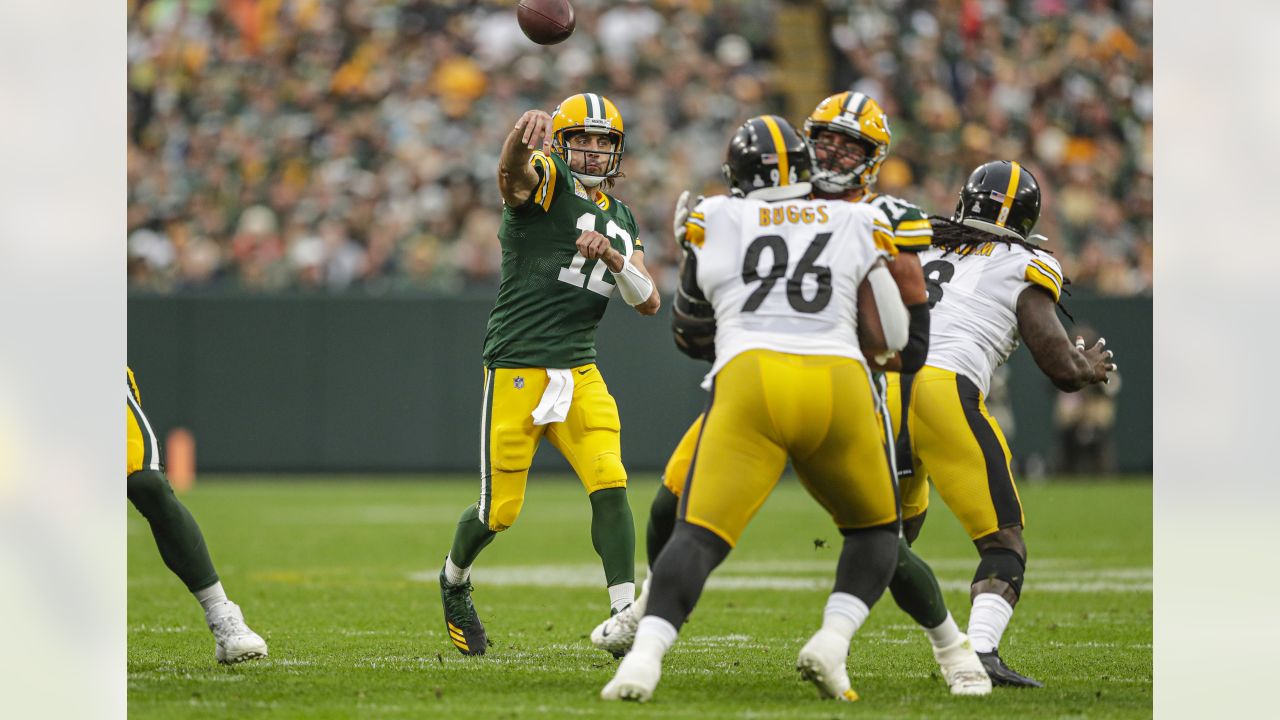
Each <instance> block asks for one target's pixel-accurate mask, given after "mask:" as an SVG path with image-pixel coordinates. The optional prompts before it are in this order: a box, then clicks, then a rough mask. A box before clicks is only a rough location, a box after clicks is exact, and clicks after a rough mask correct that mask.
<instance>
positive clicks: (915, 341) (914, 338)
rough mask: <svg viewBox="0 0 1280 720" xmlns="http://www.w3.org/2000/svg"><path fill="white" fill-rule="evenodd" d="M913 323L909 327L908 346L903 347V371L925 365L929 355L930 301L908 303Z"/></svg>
mask: <svg viewBox="0 0 1280 720" xmlns="http://www.w3.org/2000/svg"><path fill="white" fill-rule="evenodd" d="M907 313H908V314H909V315H910V316H911V324H910V325H909V326H908V329H907V346H906V347H904V348H902V372H904V373H913V372H917V371H918V370H919V369H920V368H922V367H924V360H925V358H926V357H928V356H929V303H927V302H922V303H918V304H916V305H908V306H907Z"/></svg>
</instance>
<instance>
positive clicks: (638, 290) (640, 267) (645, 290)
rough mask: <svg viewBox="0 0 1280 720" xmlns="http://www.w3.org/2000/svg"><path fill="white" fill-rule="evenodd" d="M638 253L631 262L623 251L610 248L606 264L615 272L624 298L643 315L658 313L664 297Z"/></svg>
mask: <svg viewBox="0 0 1280 720" xmlns="http://www.w3.org/2000/svg"><path fill="white" fill-rule="evenodd" d="M640 255H641V253H636V255H635V256H633V258H632V261H631V262H627V260H626V258H625V257H623V255H622V253H620V252H618V251H617V250H610V251H609V254H608V255H606V256H605V258H604V263H605V266H606V267H608V268H609V270H610V272H612V273H613V278H614V282H615V283H616V284H617V285H618V289H619V291H621V292H622V299H623V300H624V301H626V303H627V304H628V305H630V306H631V307H633V308H635V309H636V312H638V313H640V314H641V315H657V314H658V308H660V307H662V299H661V297H660V296H659V295H658V287H657V284H656V283H655V282H653V277H652V276H650V275H649V271H648V270H646V269H645V267H644V262H643V261H641V260H640V259H639V257H640Z"/></svg>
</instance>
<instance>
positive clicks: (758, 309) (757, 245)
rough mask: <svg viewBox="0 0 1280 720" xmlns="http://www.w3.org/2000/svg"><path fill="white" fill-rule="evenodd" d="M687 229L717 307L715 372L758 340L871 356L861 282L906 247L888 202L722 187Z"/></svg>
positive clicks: (702, 283) (782, 348)
mask: <svg viewBox="0 0 1280 720" xmlns="http://www.w3.org/2000/svg"><path fill="white" fill-rule="evenodd" d="M686 239H687V241H688V242H689V244H690V246H691V247H692V248H693V253H694V255H695V257H696V258H697V261H698V287H700V288H701V289H702V292H703V293H704V294H705V295H706V297H707V300H708V301H710V302H711V304H712V306H713V307H714V308H715V314H716V362H715V364H714V365H713V366H712V368H711V372H710V373H708V375H707V377H708V378H711V377H714V376H715V374H716V373H717V372H719V371H720V368H722V367H724V366H725V365H726V364H727V363H728V362H729V361H730V360H732V359H733V358H734V356H736V355H739V354H741V353H743V352H746V351H747V350H756V349H767V350H777V351H779V352H786V353H795V354H798V355H838V356H842V357H849V358H853V359H856V360H862V361H864V363H865V360H864V359H863V357H862V352H861V351H860V350H859V349H858V334H857V316H858V313H857V310H858V286H859V285H860V284H861V283H862V280H863V278H864V277H866V275H867V272H869V271H870V270H871V268H872V266H873V265H874V264H875V262H876V260H878V259H879V258H881V257H891V256H892V255H894V254H896V252H897V251H896V250H895V249H894V245H893V229H892V226H891V225H890V224H889V221H888V218H887V217H886V216H885V214H884V212H883V211H882V210H880V209H878V208H876V207H873V206H871V205H867V204H859V203H849V202H843V201H833V200H784V201H774V202H765V201H763V200H753V199H746V198H731V197H727V196H724V195H719V196H715V197H710V198H707V199H705V200H703V201H702V202H701V203H699V204H698V206H697V207H696V208H694V210H693V212H691V213H690V214H689V223H688V225H687V226H686Z"/></svg>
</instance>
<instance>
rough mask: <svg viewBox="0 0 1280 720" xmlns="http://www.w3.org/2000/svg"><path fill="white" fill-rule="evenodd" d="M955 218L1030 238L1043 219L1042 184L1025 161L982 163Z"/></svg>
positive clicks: (1004, 234) (991, 230)
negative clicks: (1038, 222)
mask: <svg viewBox="0 0 1280 720" xmlns="http://www.w3.org/2000/svg"><path fill="white" fill-rule="evenodd" d="M951 219H952V221H954V222H957V223H959V224H961V225H967V226H969V227H972V228H976V229H978V230H982V231H984V232H988V233H991V234H992V235H996V236H999V237H1009V238H1017V239H1020V240H1026V239H1027V238H1028V237H1029V236H1030V235H1031V230H1032V228H1034V227H1035V225H1036V221H1037V220H1039V219H1040V184H1039V183H1038V182H1036V178H1035V176H1034V175H1032V174H1031V172H1030V171H1029V170H1027V169H1026V168H1025V167H1023V166H1022V165H1020V164H1018V163H1016V162H1012V161H1008V160H997V161H994V162H989V163H986V164H984V165H979V166H978V167H977V168H976V169H975V170H974V171H973V172H972V173H970V174H969V179H968V180H966V181H965V184H964V187H963V188H962V189H961V190H960V199H959V201H958V202H957V203H956V210H955V213H954V214H953V215H952V217H951Z"/></svg>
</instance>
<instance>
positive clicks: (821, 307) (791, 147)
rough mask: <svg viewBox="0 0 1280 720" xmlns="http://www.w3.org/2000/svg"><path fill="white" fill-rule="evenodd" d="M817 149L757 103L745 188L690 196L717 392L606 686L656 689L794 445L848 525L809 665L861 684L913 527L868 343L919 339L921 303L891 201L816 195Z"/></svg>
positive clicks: (691, 242) (688, 257)
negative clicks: (904, 263)
mask: <svg viewBox="0 0 1280 720" xmlns="http://www.w3.org/2000/svg"><path fill="white" fill-rule="evenodd" d="M811 162H812V158H811V155H810V152H809V148H808V145H807V143H806V142H805V140H804V138H803V137H801V136H800V134H799V133H798V132H797V131H796V130H795V129H794V128H793V127H792V126H791V125H790V124H789V123H787V121H786V120H784V119H782V118H780V117H776V116H769V115H766V116H760V117H755V118H752V119H750V120H748V121H747V122H746V123H744V124H743V125H742V126H741V127H739V128H738V130H737V132H736V133H735V134H734V136H733V138H732V140H731V142H730V145H729V151H728V154H727V158H726V162H725V166H724V172H725V176H726V180H727V182H728V184H729V186H730V187H731V188H732V192H733V195H732V196H717V197H711V198H707V199H705V200H703V201H702V202H700V203H698V206H697V207H696V208H694V210H693V212H691V213H690V221H691V226H690V227H689V228H688V233H687V235H686V241H687V242H686V252H685V257H684V262H683V264H682V267H681V286H682V288H684V289H683V290H682V293H681V295H678V296H677V304H679V303H680V302H681V299H680V298H681V296H682V295H688V296H689V297H691V298H692V299H693V300H694V301H696V302H700V303H702V304H704V305H706V306H709V307H710V308H711V310H712V317H713V319H714V323H715V325H714V327H715V347H716V353H715V362H714V363H713V364H712V367H711V371H710V372H709V373H708V375H707V383H708V385H709V390H710V399H709V401H708V408H707V411H706V414H705V420H704V422H703V424H702V428H701V430H700V432H699V436H698V439H697V444H696V448H695V451H694V455H693V460H692V464H691V467H690V469H689V473H688V477H687V480H686V482H685V486H684V488H683V489H682V492H681V495H680V504H679V507H678V510H677V512H678V519H677V521H676V525H675V530H674V532H673V533H672V535H671V539H670V541H669V542H668V543H667V544H666V546H665V547H664V548H663V550H662V552H661V554H660V555H659V556H658V558H657V561H656V562H655V563H654V566H653V572H652V581H651V585H650V589H649V595H650V597H649V600H648V602H647V605H646V609H645V610H646V614H645V615H644V617H643V618H642V619H641V620H640V622H639V625H638V628H637V630H636V636H635V642H634V644H633V646H632V648H631V651H630V652H629V653H628V654H627V656H626V657H625V658H624V659H623V660H622V663H621V665H620V666H619V667H618V671H617V674H616V675H615V676H614V678H613V680H611V681H610V682H609V683H608V684H607V685H606V686H605V687H604V689H603V690H602V691H601V695H602V697H604V698H605V699H607V700H618V699H623V700H639V701H644V700H647V699H649V697H650V696H651V695H652V694H653V691H654V689H655V688H656V686H657V683H658V680H659V678H660V675H661V668H662V659H663V656H664V655H665V654H666V652H667V651H668V649H669V648H670V647H671V645H672V644H673V643H674V642H675V639H676V635H677V632H678V629H679V627H680V626H681V625H682V624H683V623H684V621H685V618H687V617H688V616H689V614H690V612H692V611H693V609H694V606H695V605H696V603H697V600H698V597H699V595H700V594H701V592H702V587H703V585H704V583H705V582H706V579H707V576H708V575H709V574H710V573H711V571H712V570H714V569H715V567H716V566H717V565H719V564H720V562H721V561H723V560H724V558H725V557H726V556H727V555H728V554H729V552H730V550H731V548H732V547H733V546H734V545H735V544H736V543H737V541H738V538H739V537H740V536H741V534H742V532H743V530H744V529H745V528H746V526H747V524H748V523H749V522H750V520H751V518H752V517H753V516H754V515H755V513H756V512H757V511H758V510H759V509H760V507H761V505H762V504H763V503H764V501H765V500H766V499H767V498H768V496H769V494H770V493H771V492H772V490H773V487H774V486H775V485H776V483H777V482H778V479H779V477H780V475H781V473H782V470H783V468H784V466H785V465H786V463H787V461H788V459H790V461H791V463H792V465H793V467H794V468H795V471H796V474H797V476H798V477H799V479H800V482H801V483H802V484H803V485H804V487H805V488H806V489H807V490H808V491H809V493H810V494H811V495H812V496H813V497H814V499H815V500H817V501H818V503H819V504H820V505H822V506H823V508H824V509H826V510H827V512H829V513H830V514H831V517H832V520H833V521H834V522H835V524H836V526H837V527H838V528H839V529H840V532H841V534H842V535H843V536H844V547H843V549H842V551H841V555H840V559H839V562H838V565H837V569H836V580H835V589H834V591H833V592H832V593H831V595H830V596H829V598H828V600H827V604H826V608H825V612H824V617H823V622H822V627H821V628H820V629H819V630H818V632H817V633H815V634H814V635H813V637H812V638H811V639H810V640H809V642H808V643H806V644H805V646H804V647H803V648H802V649H801V651H800V654H799V658H798V660H797V664H796V667H797V669H798V670H799V671H800V672H801V674H802V676H804V677H805V678H806V679H808V680H810V681H811V682H813V683H814V684H815V685H816V686H817V687H818V689H819V692H820V693H821V694H822V695H823V696H826V697H833V698H838V699H841V700H855V699H857V695H856V693H854V691H853V690H852V689H851V688H850V683H849V678H848V673H847V672H846V669H845V658H846V656H847V655H848V652H849V644H850V642H851V640H852V637H853V634H854V633H855V632H856V631H857V629H858V627H859V626H860V625H861V624H862V623H863V621H865V619H866V617H867V615H868V613H869V612H870V608H871V606H872V605H873V604H874V603H875V602H876V600H877V599H878V598H879V597H880V595H881V594H883V592H884V589H885V587H886V586H887V585H888V582H889V578H890V577H891V576H892V575H893V567H894V560H895V557H896V546H897V538H898V499H897V495H896V487H895V485H894V480H893V476H892V474H891V472H890V470H889V463H888V459H887V457H886V453H885V449H884V433H883V429H882V427H881V425H880V421H879V418H878V416H877V412H876V400H875V390H874V388H873V385H872V381H871V375H870V371H869V370H868V367H867V364H866V361H865V359H864V356H863V351H862V349H861V348H862V347H866V348H868V351H869V352H873V353H875V354H877V355H884V354H887V353H892V352H897V351H899V350H901V349H902V347H903V346H905V344H906V341H907V323H908V317H907V311H906V308H905V307H904V306H903V304H902V301H901V299H900V298H899V296H898V290H897V287H896V286H895V285H894V283H893V279H892V277H891V276H890V275H889V273H888V271H887V270H886V269H885V267H884V264H885V259H886V258H888V257H892V256H893V254H894V253H895V252H896V251H895V250H894V247H893V238H892V228H891V227H890V226H889V224H888V220H887V219H886V218H885V217H884V213H883V212H881V211H880V210H878V209H876V208H874V207H871V206H869V205H865V204H852V203H844V202H832V201H820V200H809V199H805V198H806V196H807V195H808V194H809V192H810V189H811V186H810V182H809V177H810V172H811ZM707 327H709V325H708V326H707ZM695 334H696V333H695ZM860 335H861V336H862V337H861V338H860V337H859V336H860Z"/></svg>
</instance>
